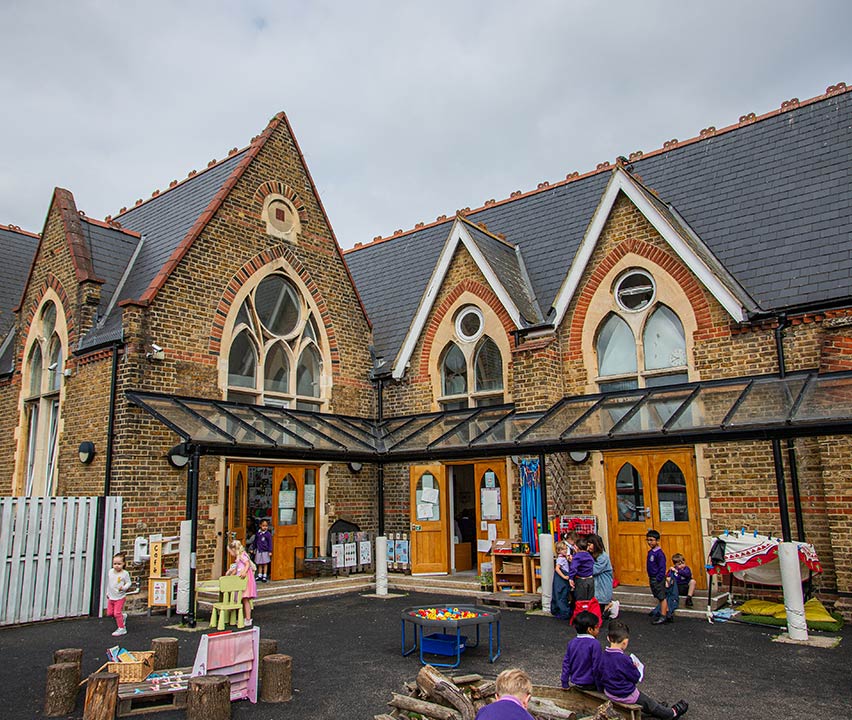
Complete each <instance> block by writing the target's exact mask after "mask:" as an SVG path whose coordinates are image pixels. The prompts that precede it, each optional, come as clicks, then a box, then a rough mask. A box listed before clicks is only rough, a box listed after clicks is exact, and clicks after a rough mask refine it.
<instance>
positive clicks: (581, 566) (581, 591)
mask: <svg viewBox="0 0 852 720" xmlns="http://www.w3.org/2000/svg"><path fill="white" fill-rule="evenodd" d="M588 547H589V541H588V540H587V539H586V538H580V539H579V540H577V552H575V553H574V556H573V557H572V558H571V564H570V566H569V568H568V577H569V578H570V581H571V590H573V591H574V600H591V599H592V598H593V597H594V596H595V559H594V557H592V554H591V553H590V552H589V551H588V550H587V548H588Z"/></svg>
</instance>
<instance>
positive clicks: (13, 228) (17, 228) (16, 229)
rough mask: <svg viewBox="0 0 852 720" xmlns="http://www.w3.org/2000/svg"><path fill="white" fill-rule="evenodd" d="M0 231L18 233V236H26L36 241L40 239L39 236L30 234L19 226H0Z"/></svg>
mask: <svg viewBox="0 0 852 720" xmlns="http://www.w3.org/2000/svg"><path fill="white" fill-rule="evenodd" d="M0 230H8V231H9V232H13V233H18V234H19V235H28V236H29V237H33V238H36V239H38V238H40V237H41V234H39V233H34V232H30V231H29V230H24V229H22V228H21V226H20V225H12V224H9V225H0Z"/></svg>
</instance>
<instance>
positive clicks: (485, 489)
mask: <svg viewBox="0 0 852 720" xmlns="http://www.w3.org/2000/svg"><path fill="white" fill-rule="evenodd" d="M474 482H475V484H474V488H475V490H476V520H477V523H476V539H477V540H493V539H494V538H508V537H509V493H508V490H507V488H506V461H505V460H504V459H503V458H500V460H499V461H497V460H496V459H495V460H494V462H479V463H476V465H474ZM492 536H493V537H492ZM477 545H478V543H477ZM476 555H477V558H478V567H479V569H480V570H481V569H482V563H484V562H488V563H490V562H491V554H490V553H483V552H477V554H476Z"/></svg>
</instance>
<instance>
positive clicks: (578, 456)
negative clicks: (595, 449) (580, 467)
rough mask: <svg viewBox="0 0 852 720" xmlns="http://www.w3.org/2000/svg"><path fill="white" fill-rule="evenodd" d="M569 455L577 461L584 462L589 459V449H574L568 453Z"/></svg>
mask: <svg viewBox="0 0 852 720" xmlns="http://www.w3.org/2000/svg"><path fill="white" fill-rule="evenodd" d="M568 457H570V458H571V459H572V460H573V461H574V462H575V463H584V462H586V460H588V459H589V451H588V450H572V451H571V452H569V453H568Z"/></svg>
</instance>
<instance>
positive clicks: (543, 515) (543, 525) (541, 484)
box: [538, 453, 548, 535]
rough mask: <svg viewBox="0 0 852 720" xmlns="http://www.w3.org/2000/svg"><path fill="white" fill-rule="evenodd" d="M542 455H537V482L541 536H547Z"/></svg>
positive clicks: (545, 490) (545, 491)
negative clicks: (539, 494) (539, 496)
mask: <svg viewBox="0 0 852 720" xmlns="http://www.w3.org/2000/svg"><path fill="white" fill-rule="evenodd" d="M544 470H545V466H544V453H539V454H538V481H539V487H540V488H541V531H540V534H541V535H545V534H547V531H548V529H547V482H546V481H545V479H544V476H545V473H544Z"/></svg>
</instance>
